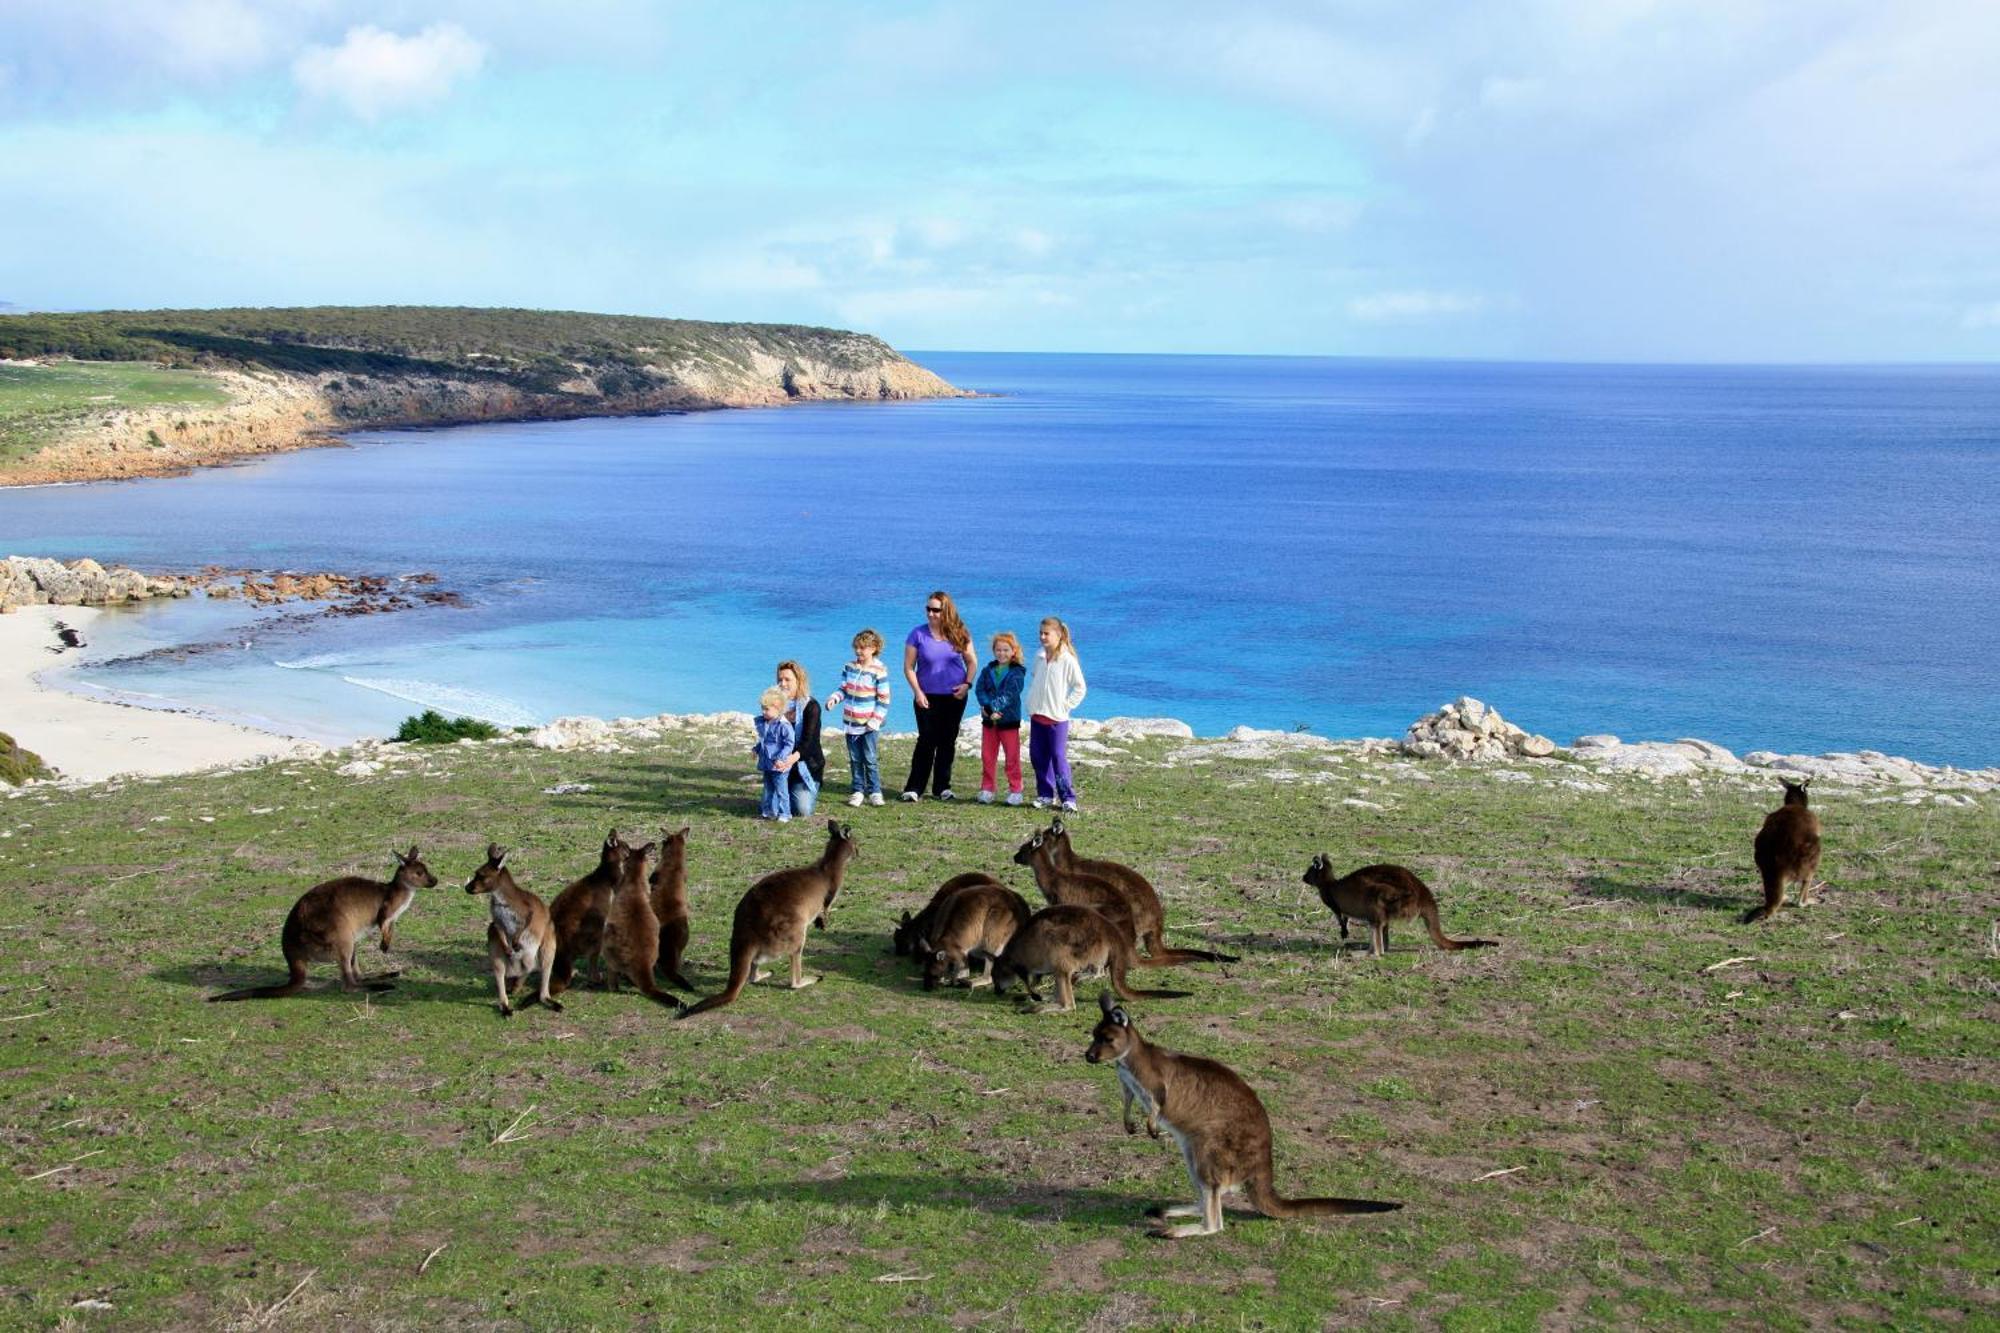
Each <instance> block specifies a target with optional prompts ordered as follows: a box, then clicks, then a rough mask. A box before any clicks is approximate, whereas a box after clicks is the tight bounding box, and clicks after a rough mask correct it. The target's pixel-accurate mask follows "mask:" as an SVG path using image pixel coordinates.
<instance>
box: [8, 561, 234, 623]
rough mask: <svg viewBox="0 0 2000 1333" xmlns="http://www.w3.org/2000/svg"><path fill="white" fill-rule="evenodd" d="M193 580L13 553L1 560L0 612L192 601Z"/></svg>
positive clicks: (92, 562) (89, 562) (87, 562)
mask: <svg viewBox="0 0 2000 1333" xmlns="http://www.w3.org/2000/svg"><path fill="white" fill-rule="evenodd" d="M194 588H195V582H194V580H192V579H186V578H180V577H176V576H173V575H168V576H164V577H163V576H159V575H152V574H141V573H140V572H139V571H138V570H136V569H126V568H123V567H122V566H114V567H112V568H110V569H107V568H105V567H104V566H103V565H100V564H98V563H97V562H96V561H95V560H71V561H68V562H63V561H59V560H45V559H40V558H38V557H35V556H25V555H10V556H8V557H6V558H5V559H4V560H0V613H4V612H8V611H12V610H14V609H15V608H16V607H22V606H120V605H123V604H124V603H126V602H143V601H145V600H147V599H148V598H152V597H186V596H187V595H188V594H189V593H191V592H193V591H194Z"/></svg>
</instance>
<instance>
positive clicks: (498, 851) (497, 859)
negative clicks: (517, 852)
mask: <svg viewBox="0 0 2000 1333" xmlns="http://www.w3.org/2000/svg"><path fill="white" fill-rule="evenodd" d="M486 856H487V859H488V860H490V861H492V862H493V868H494V869H495V870H501V869H504V868H505V867H506V865H507V849H506V848H505V847H495V848H493V849H492V850H491V851H489V852H487V853H486Z"/></svg>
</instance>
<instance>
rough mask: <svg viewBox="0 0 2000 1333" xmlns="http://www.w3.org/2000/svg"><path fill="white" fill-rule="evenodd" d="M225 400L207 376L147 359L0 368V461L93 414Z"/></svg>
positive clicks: (38, 445) (17, 455) (209, 404)
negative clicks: (144, 360) (171, 367)
mask: <svg viewBox="0 0 2000 1333" xmlns="http://www.w3.org/2000/svg"><path fill="white" fill-rule="evenodd" d="M228 401H229V395H228V394H227V393H225V392H224V391H223V390H222V388H221V386H219V385H218V384H216V382H215V380H214V379H213V378H212V377H210V376H208V375H204V374H202V373H201V372H200V371H195V370H168V369H165V368H163V367H161V366H158V365H154V364H153V363H151V362H131V361H57V362H53V363H51V364H48V365H42V366H0V463H4V462H6V461H7V460H8V459H11V458H21V457H25V456H26V455H28V454H31V453H33V452H35V451H36V450H37V449H39V448H41V447H42V446H43V445H44V444H46V443H48V441H49V440H50V438H51V437H53V436H54V435H55V434H56V433H57V432H59V431H61V430H62V429H64V428H65V427H68V426H72V425H74V424H76V423H77V422H79V421H82V420H84V419H85V418H87V417H88V416H90V414H91V413H93V412H102V411H108V410H110V409H113V408H143V407H170V406H174V405H177V404H185V405H187V406H189V407H212V406H215V405H217V404H220V403H226V402H228Z"/></svg>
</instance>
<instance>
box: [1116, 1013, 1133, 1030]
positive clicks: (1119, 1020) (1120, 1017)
mask: <svg viewBox="0 0 2000 1333" xmlns="http://www.w3.org/2000/svg"><path fill="white" fill-rule="evenodd" d="M1111 1021H1112V1022H1114V1023H1116V1024H1117V1025H1118V1026H1119V1027H1121V1028H1129V1027H1131V1026H1132V1020H1131V1019H1130V1018H1127V1017H1126V1016H1125V1011H1124V1010H1123V1009H1113V1010H1112V1011H1111Z"/></svg>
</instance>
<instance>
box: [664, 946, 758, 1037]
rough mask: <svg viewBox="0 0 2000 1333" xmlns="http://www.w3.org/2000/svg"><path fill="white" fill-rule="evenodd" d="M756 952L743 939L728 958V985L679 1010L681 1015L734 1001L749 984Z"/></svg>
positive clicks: (691, 1015)
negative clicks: (717, 992) (720, 991)
mask: <svg viewBox="0 0 2000 1333" xmlns="http://www.w3.org/2000/svg"><path fill="white" fill-rule="evenodd" d="M756 952H757V951H756V949H755V948H754V947H753V946H752V945H751V944H750V943H749V942H748V941H745V942H744V943H743V944H742V945H741V946H740V947H739V948H737V949H736V950H735V951H734V953H733V954H732V956H731V958H730V960H729V985H728V986H727V987H726V988H725V989H724V990H723V991H722V993H721V994H719V995H711V996H709V997H708V998H707V999H706V1000H702V1001H701V1002H699V1003H697V1004H691V1005H689V1006H688V1007H687V1008H685V1009H683V1010H681V1017H682V1018H693V1017H694V1016H695V1015H696V1014H705V1013H707V1012H708V1011H709V1010H711V1009H720V1008H721V1007H722V1006H723V1005H725V1004H734V1003H736V997H737V996H739V995H741V994H742V993H743V988H744V987H745V986H747V985H749V984H750V973H751V970H752V969H753V968H755V966H756Z"/></svg>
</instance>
